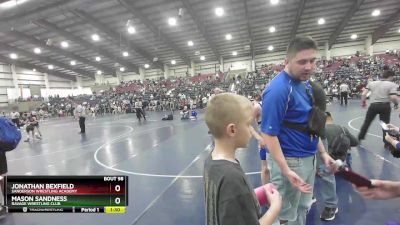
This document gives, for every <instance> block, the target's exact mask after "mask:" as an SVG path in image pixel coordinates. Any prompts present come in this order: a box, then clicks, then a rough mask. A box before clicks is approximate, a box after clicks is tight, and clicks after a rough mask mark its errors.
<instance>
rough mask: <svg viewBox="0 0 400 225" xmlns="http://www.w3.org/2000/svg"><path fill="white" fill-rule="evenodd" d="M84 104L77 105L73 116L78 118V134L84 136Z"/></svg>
mask: <svg viewBox="0 0 400 225" xmlns="http://www.w3.org/2000/svg"><path fill="white" fill-rule="evenodd" d="M86 105H87V104H86V102H84V103H82V105H81V104H79V105H78V106H77V107H76V109H75V113H74V115H75V116H76V117H77V118H79V127H80V128H81V132H79V133H80V134H85V132H86V127H85V120H86Z"/></svg>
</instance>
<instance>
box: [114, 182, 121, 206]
mask: <svg viewBox="0 0 400 225" xmlns="http://www.w3.org/2000/svg"><path fill="white" fill-rule="evenodd" d="M114 190H115V192H120V191H121V186H120V185H118V184H117V185H115V186H114ZM114 202H115V204H117V205H119V204H120V203H121V198H119V197H116V198H114Z"/></svg>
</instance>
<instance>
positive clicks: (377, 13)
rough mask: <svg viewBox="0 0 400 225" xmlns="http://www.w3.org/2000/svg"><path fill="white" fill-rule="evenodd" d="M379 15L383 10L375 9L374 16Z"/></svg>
mask: <svg viewBox="0 0 400 225" xmlns="http://www.w3.org/2000/svg"><path fill="white" fill-rule="evenodd" d="M379 15H381V10H379V9H375V10H374V11H372V16H379Z"/></svg>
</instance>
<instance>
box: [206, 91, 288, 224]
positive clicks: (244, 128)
mask: <svg viewBox="0 0 400 225" xmlns="http://www.w3.org/2000/svg"><path fill="white" fill-rule="evenodd" d="M205 121H206V123H207V126H208V128H209V130H210V133H211V134H212V135H213V137H214V139H215V148H214V150H213V151H212V152H211V154H210V156H209V157H208V158H207V160H206V162H205V164H204V190H205V204H206V210H205V211H206V224H207V225H235V224H238V225H239V224H240V225H243V224H246V225H253V224H254V225H255V224H257V225H258V224H261V225H267V224H268V225H271V224H273V222H274V221H275V220H276V219H277V216H278V215H279V212H280V209H281V205H282V199H281V196H280V194H279V192H278V191H277V190H275V189H271V190H267V189H266V190H265V192H266V195H267V198H268V201H269V203H270V207H269V210H268V211H267V213H266V214H265V215H263V216H262V215H261V210H260V205H259V203H258V201H257V199H256V196H255V193H254V190H253V187H252V186H251V184H250V182H249V181H248V179H247V177H246V175H245V173H244V172H243V170H242V168H241V167H240V164H239V161H238V160H237V159H236V158H235V152H236V149H237V148H245V147H247V145H248V143H249V141H250V138H251V133H250V130H251V125H252V122H253V121H254V118H253V106H252V104H251V102H250V101H249V100H248V99H247V98H245V97H243V96H240V95H236V94H231V93H223V94H218V95H215V96H214V97H212V98H211V100H210V101H209V102H208V105H207V109H206V114H205Z"/></svg>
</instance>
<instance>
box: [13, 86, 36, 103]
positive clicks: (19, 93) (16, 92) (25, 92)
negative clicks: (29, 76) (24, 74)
mask: <svg viewBox="0 0 400 225" xmlns="http://www.w3.org/2000/svg"><path fill="white" fill-rule="evenodd" d="M31 96H32V95H31V90H30V89H29V88H7V98H8V100H12V101H13V100H15V99H18V98H19V97H22V98H29V97H31Z"/></svg>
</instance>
